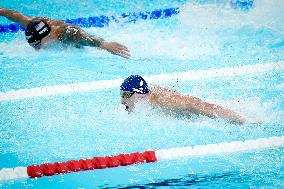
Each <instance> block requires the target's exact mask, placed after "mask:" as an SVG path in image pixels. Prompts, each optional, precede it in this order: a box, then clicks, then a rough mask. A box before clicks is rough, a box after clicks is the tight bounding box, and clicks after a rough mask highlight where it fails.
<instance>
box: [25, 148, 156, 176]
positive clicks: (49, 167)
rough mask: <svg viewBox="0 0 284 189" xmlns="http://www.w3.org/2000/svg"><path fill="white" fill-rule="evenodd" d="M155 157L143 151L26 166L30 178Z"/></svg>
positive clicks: (149, 152)
mask: <svg viewBox="0 0 284 189" xmlns="http://www.w3.org/2000/svg"><path fill="white" fill-rule="evenodd" d="M156 161H157V158H156V155H155V152H154V151H145V152H144V153H139V152H135V153H131V154H120V155H117V156H106V157H94V158H92V159H80V160H70V161H67V162H55V163H45V164H40V165H31V166H28V167H27V173H28V176H29V177H31V178H35V177H41V176H52V175H55V174H64V173H70V172H77V171H86V170H93V169H105V168H111V167H118V166H127V165H132V164H136V163H145V162H146V163H150V162H156Z"/></svg>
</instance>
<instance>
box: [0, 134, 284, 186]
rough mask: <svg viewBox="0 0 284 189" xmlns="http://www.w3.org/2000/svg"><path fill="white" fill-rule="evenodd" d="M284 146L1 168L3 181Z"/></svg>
mask: <svg viewBox="0 0 284 189" xmlns="http://www.w3.org/2000/svg"><path fill="white" fill-rule="evenodd" d="M280 146H284V135H283V136H274V137H269V138H258V139H254V140H244V141H231V142H221V143H216V144H206V145H197V146H193V147H191V146H188V147H180V148H170V149H161V150H156V151H145V152H143V153H139V152H135V153H131V154H120V155H117V156H105V157H94V158H92V159H80V160H70V161H67V162H55V163H44V164H40V165H31V166H28V167H15V168H2V169H0V181H1V180H10V179H18V178H28V177H31V178H35V177H41V176H52V175H55V174H64V173H70V172H77V171H84V170H93V169H104V168H111V167H118V166H127V165H131V164H135V163H145V162H146V163H150V162H156V161H163V160H171V159H177V158H185V157H192V156H204V155H213V154H216V155H217V154H224V153H233V152H242V151H252V150H261V149H266V148H275V147H280Z"/></svg>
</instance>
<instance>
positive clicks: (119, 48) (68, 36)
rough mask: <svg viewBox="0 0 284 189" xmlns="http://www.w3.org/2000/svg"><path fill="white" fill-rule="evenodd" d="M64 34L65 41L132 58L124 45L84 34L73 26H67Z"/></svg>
mask: <svg viewBox="0 0 284 189" xmlns="http://www.w3.org/2000/svg"><path fill="white" fill-rule="evenodd" d="M62 34H63V35H64V36H63V38H64V39H65V40H72V41H73V42H75V43H77V44H78V45H82V46H92V47H99V48H101V49H105V50H107V51H109V52H110V53H112V54H116V55H119V56H122V57H124V58H129V57H130V51H129V50H128V48H127V47H126V46H124V45H121V44H119V43H117V42H107V41H105V40H103V39H102V38H98V37H95V36H93V35H90V34H88V33H86V32H84V31H83V30H82V29H80V28H77V27H72V26H65V27H64V29H63V31H62Z"/></svg>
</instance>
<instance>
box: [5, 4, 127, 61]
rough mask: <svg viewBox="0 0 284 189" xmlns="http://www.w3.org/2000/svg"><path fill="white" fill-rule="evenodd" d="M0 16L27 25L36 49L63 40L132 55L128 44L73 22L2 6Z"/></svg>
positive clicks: (29, 35)
mask: <svg viewBox="0 0 284 189" xmlns="http://www.w3.org/2000/svg"><path fill="white" fill-rule="evenodd" d="M0 16H4V17H6V18H8V19H10V20H12V21H14V22H17V23H18V24H20V25H22V26H24V27H26V31H25V35H26V39H27V41H28V43H29V44H30V46H32V47H33V48H34V49H36V50H39V49H42V48H45V47H47V46H48V45H49V44H51V42H61V43H62V44H67V45H72V46H75V47H83V46H91V47H99V48H101V49H105V50H107V51H109V52H110V53H112V54H115V55H118V56H122V57H124V58H129V57H130V51H129V50H128V48H127V47H126V46H124V45H121V44H119V43H117V42H107V41H105V40H103V39H102V38H98V37H95V36H93V35H90V34H88V33H86V32H84V31H83V30H82V29H81V28H79V27H78V26H75V25H73V24H68V23H65V22H63V21H60V20H53V19H50V18H46V17H33V16H26V15H24V14H22V13H19V12H17V11H14V10H8V9H4V8H1V7H0Z"/></svg>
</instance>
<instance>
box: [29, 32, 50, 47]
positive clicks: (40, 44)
mask: <svg viewBox="0 0 284 189" xmlns="http://www.w3.org/2000/svg"><path fill="white" fill-rule="evenodd" d="M49 41H50V39H49V35H48V36H46V37H44V38H42V39H41V40H38V41H35V42H32V43H29V45H30V46H31V47H33V48H34V49H35V50H39V49H43V48H44V47H46V45H47V44H48V42H49Z"/></svg>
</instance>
